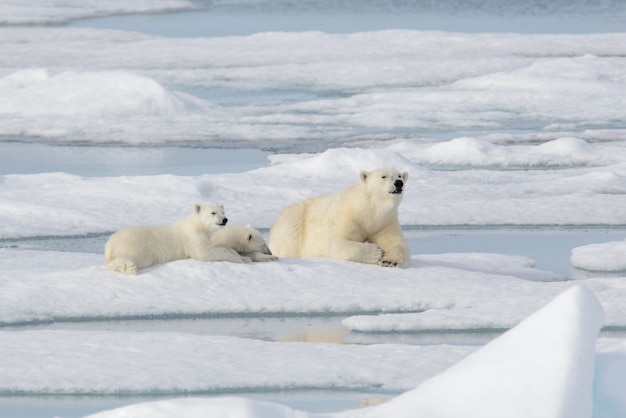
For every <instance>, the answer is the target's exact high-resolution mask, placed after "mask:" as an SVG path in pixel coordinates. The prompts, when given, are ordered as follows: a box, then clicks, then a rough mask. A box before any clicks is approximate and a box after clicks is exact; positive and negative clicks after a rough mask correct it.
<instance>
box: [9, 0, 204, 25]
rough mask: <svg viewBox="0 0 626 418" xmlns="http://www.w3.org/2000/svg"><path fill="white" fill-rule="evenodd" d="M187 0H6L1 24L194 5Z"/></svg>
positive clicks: (171, 9) (179, 8) (156, 11)
mask: <svg viewBox="0 0 626 418" xmlns="http://www.w3.org/2000/svg"><path fill="white" fill-rule="evenodd" d="M196 7H197V6H195V5H194V4H193V3H192V2H190V1H187V0H130V1H129V0H109V1H104V2H103V1H94V0H86V1H85V0H65V1H62V2H54V3H50V2H49V1H46V0H34V1H29V2H28V3H24V2H23V1H20V0H4V1H3V2H2V15H0V24H9V25H29V24H30V25H32V24H50V23H62V22H68V21H71V20H74V19H81V18H86V17H97V16H108V15H116V14H128V13H158V12H167V11H169V12H171V11H180V10H192V9H195V8H196Z"/></svg>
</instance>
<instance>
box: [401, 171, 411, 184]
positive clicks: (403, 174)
mask: <svg viewBox="0 0 626 418" xmlns="http://www.w3.org/2000/svg"><path fill="white" fill-rule="evenodd" d="M408 179H409V172H408V171H405V172H404V173H402V180H403V181H405V182H406V181H407V180H408Z"/></svg>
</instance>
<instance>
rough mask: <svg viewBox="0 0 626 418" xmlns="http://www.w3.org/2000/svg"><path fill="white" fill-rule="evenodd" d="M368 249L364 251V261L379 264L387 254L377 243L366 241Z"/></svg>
mask: <svg viewBox="0 0 626 418" xmlns="http://www.w3.org/2000/svg"><path fill="white" fill-rule="evenodd" d="M365 246H366V247H365V248H366V251H364V252H363V253H362V255H363V258H364V259H363V260H362V262H363V263H369V264H378V263H380V261H381V260H382V259H383V257H384V256H385V252H384V251H383V249H382V248H380V247H379V246H378V245H376V244H370V243H365Z"/></svg>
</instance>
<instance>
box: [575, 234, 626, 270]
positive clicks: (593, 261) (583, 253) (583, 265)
mask: <svg viewBox="0 0 626 418" xmlns="http://www.w3.org/2000/svg"><path fill="white" fill-rule="evenodd" d="M625 255H626V242H624V241H610V242H604V243H601V244H590V245H584V246H582V247H576V248H573V249H572V256H571V262H572V266H573V267H576V268H579V269H582V270H589V271H595V272H600V271H603V272H621V271H624V270H626V257H625Z"/></svg>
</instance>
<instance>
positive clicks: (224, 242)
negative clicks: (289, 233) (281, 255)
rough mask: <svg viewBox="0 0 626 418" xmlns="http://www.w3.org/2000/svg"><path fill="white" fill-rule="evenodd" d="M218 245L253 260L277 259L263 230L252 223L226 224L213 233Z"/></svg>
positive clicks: (213, 238) (212, 239) (213, 239)
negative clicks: (266, 241)
mask: <svg viewBox="0 0 626 418" xmlns="http://www.w3.org/2000/svg"><path fill="white" fill-rule="evenodd" d="M211 242H212V243H213V245H215V246H216V247H224V248H229V249H232V250H233V251H235V252H236V253H237V254H239V255H241V256H242V257H244V258H248V259H249V260H251V261H275V260H277V259H278V257H275V256H273V255H272V253H271V252H270V249H269V248H268V247H267V244H266V243H265V239H264V238H263V235H261V232H259V231H258V230H256V229H254V228H252V227H251V226H250V225H247V226H239V225H226V226H225V227H223V228H220V229H218V230H217V231H215V232H214V233H213V235H211Z"/></svg>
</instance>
